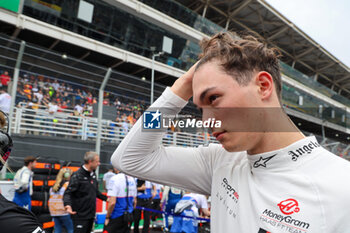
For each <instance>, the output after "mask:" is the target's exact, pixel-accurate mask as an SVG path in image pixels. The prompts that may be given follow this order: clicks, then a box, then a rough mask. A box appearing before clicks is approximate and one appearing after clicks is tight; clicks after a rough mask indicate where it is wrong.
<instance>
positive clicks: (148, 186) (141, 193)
mask: <svg viewBox="0 0 350 233" xmlns="http://www.w3.org/2000/svg"><path fill="white" fill-rule="evenodd" d="M155 195H156V189H155V186H154V185H153V184H152V183H151V182H149V181H144V180H140V179H137V206H140V207H144V208H148V209H150V208H151V207H152V206H151V204H152V199H153V197H154V196H155ZM142 211H143V210H140V209H135V210H134V233H139V232H140V231H139V223H140V220H141V213H142ZM150 217H151V214H150V212H149V211H143V228H142V233H148V232H149V224H150V222H151V219H150Z"/></svg>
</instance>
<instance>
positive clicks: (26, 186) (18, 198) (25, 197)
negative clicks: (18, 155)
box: [13, 156, 37, 210]
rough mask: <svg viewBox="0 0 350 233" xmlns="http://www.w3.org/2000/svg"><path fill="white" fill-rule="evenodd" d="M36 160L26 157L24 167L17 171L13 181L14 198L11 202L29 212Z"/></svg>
mask: <svg viewBox="0 0 350 233" xmlns="http://www.w3.org/2000/svg"><path fill="white" fill-rule="evenodd" d="M36 160H37V159H36V158H35V157H33V156H27V157H25V158H24V166H23V167H22V168H21V169H19V170H18V171H17V173H16V175H15V177H14V179H13V182H14V187H15V197H14V198H13V202H14V203H16V204H17V205H19V206H22V207H24V208H26V209H28V210H31V208H32V204H31V201H32V199H31V196H32V194H33V172H32V169H33V168H34V167H35V165H36Z"/></svg>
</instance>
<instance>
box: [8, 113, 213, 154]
mask: <svg viewBox="0 0 350 233" xmlns="http://www.w3.org/2000/svg"><path fill="white" fill-rule="evenodd" d="M101 123H102V128H101V139H102V140H104V141H107V142H111V143H119V142H121V140H122V139H123V138H124V137H125V135H126V134H127V133H128V132H129V130H130V128H131V125H130V124H129V123H128V122H115V121H111V120H105V119H104V120H102V122H101ZM11 131H12V133H15V134H33V135H43V136H56V137H66V138H75V139H80V140H96V137H97V118H94V117H85V116H74V114H72V113H70V112H56V113H49V112H48V110H47V109H37V110H33V109H27V108H25V107H18V108H15V112H14V116H13V120H12V124H11ZM209 143H217V141H216V140H215V138H214V137H212V136H210V135H209V134H207V136H204V133H202V132H198V133H187V132H172V131H167V132H166V134H165V135H164V137H163V144H164V145H165V146H169V145H176V146H182V147H197V146H199V145H207V144H209Z"/></svg>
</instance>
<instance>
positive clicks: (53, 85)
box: [51, 79, 60, 92]
mask: <svg viewBox="0 0 350 233" xmlns="http://www.w3.org/2000/svg"><path fill="white" fill-rule="evenodd" d="M51 86H52V87H53V88H54V89H55V91H56V92H58V91H59V89H60V84H59V83H58V80H57V79H55V80H54V81H53V83H52V84H51Z"/></svg>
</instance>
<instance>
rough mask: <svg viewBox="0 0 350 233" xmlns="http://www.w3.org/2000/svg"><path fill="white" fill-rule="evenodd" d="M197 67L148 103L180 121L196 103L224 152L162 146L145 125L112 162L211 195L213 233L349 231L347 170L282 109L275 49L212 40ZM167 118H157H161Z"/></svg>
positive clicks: (227, 37)
mask: <svg viewBox="0 0 350 233" xmlns="http://www.w3.org/2000/svg"><path fill="white" fill-rule="evenodd" d="M202 49H203V54H202V56H201V60H200V61H199V62H198V63H197V64H196V65H194V66H193V67H192V68H191V69H190V70H189V71H188V72H187V73H186V74H184V75H183V76H182V77H181V78H179V79H178V80H177V81H176V82H175V83H174V85H173V86H172V87H171V88H167V89H166V90H165V91H164V93H163V94H162V96H161V97H160V98H159V99H158V100H157V101H156V102H155V103H154V104H153V105H152V107H153V109H154V108H156V109H161V111H163V110H164V109H165V108H167V109H165V110H164V111H165V113H166V114H167V115H170V114H177V113H178V112H179V111H180V110H181V109H182V108H183V107H184V106H185V105H186V103H187V101H188V100H189V99H190V98H191V97H192V96H193V101H194V103H195V104H196V105H197V106H198V107H200V108H202V110H203V118H204V119H207V118H215V119H216V120H220V121H221V122H222V124H221V127H220V128H213V135H214V136H215V137H216V139H217V140H218V141H219V142H220V143H221V145H215V144H211V145H209V146H208V147H199V148H179V147H166V148H165V147H163V146H162V145H161V141H162V136H163V133H162V132H146V131H143V130H141V129H142V118H141V119H139V121H138V122H137V123H136V124H135V125H134V127H133V128H132V130H131V131H130V132H129V134H128V135H127V136H126V138H125V139H124V140H123V141H122V143H121V144H120V145H119V146H118V148H117V150H116V151H115V152H114V154H113V156H112V163H113V165H114V166H116V167H117V168H118V169H119V170H121V171H123V172H125V173H127V174H131V175H133V176H136V177H143V178H144V179H148V180H151V181H155V182H159V183H166V184H169V185H173V186H176V187H179V188H183V189H186V190H191V191H194V192H197V193H202V194H207V195H209V194H211V198H212V202H211V204H212V209H211V216H212V218H211V232H213V233H219V232H227V231H228V230H229V231H231V232H252V233H256V232H274V233H275V232H307V233H311V232H312V233H314V232H339V233H341V232H347V231H349V229H350V221H348V216H349V214H350V196H349V193H350V186H349V185H346V184H347V183H348V180H349V179H350V163H349V162H348V161H346V160H344V159H342V158H340V157H338V156H336V155H334V154H332V153H330V152H328V151H327V150H325V149H324V148H322V147H321V146H320V145H319V144H318V143H317V141H316V139H315V137H305V136H304V135H303V134H302V133H301V132H300V131H299V130H298V129H297V128H296V127H295V125H294V124H293V123H292V121H291V120H290V119H289V117H288V116H287V115H286V114H285V113H283V111H282V110H281V109H282V107H281V101H280V99H281V75H280V69H279V60H278V58H277V55H276V52H275V51H274V50H273V49H269V48H267V47H266V46H265V45H264V44H262V43H260V42H258V41H256V40H255V39H254V38H244V39H235V38H234V37H233V36H232V35H231V34H230V33H218V34H217V35H215V36H213V37H212V38H211V39H210V40H205V41H203V43H202ZM162 113H163V112H162Z"/></svg>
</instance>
